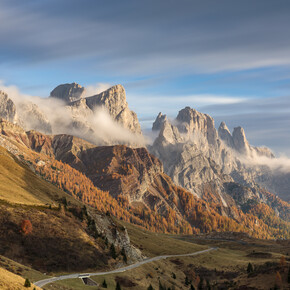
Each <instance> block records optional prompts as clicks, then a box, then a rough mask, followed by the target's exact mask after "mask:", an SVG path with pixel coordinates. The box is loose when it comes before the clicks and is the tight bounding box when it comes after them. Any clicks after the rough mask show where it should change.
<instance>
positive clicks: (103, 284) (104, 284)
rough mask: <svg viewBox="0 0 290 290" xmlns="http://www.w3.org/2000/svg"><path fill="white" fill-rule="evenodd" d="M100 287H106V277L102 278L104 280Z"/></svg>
mask: <svg viewBox="0 0 290 290" xmlns="http://www.w3.org/2000/svg"><path fill="white" fill-rule="evenodd" d="M102 287H103V288H108V285H107V282H106V279H104V281H103V283H102Z"/></svg>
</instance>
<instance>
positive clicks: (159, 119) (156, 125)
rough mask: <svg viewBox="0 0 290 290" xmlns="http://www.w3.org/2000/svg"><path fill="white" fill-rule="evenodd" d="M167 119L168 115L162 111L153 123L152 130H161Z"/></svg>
mask: <svg viewBox="0 0 290 290" xmlns="http://www.w3.org/2000/svg"><path fill="white" fill-rule="evenodd" d="M166 120H167V116H166V115H162V113H161V112H160V113H159V114H158V116H157V117H156V120H155V121H154V123H153V126H152V131H159V130H160V129H161V127H162V124H163V123H164V122H165V121H166Z"/></svg>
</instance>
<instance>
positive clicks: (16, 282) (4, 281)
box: [0, 268, 40, 290]
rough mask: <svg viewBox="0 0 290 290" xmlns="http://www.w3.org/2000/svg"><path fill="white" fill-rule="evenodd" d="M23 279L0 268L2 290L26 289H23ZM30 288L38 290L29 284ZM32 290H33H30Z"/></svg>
mask: <svg viewBox="0 0 290 290" xmlns="http://www.w3.org/2000/svg"><path fill="white" fill-rule="evenodd" d="M24 282H25V279H24V278H22V277H21V276H19V275H16V274H13V273H11V272H9V271H7V270H5V269H3V268H0V289H3V290H6V289H7V290H11V289H13V290H20V289H27V288H25V287H24ZM31 287H35V289H36V290H40V288H39V287H36V286H34V285H33V284H31ZM30 289H33V288H30Z"/></svg>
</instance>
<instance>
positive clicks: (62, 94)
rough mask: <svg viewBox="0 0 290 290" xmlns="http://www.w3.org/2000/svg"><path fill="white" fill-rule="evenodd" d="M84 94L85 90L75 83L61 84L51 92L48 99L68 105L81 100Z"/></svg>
mask: <svg viewBox="0 0 290 290" xmlns="http://www.w3.org/2000/svg"><path fill="white" fill-rule="evenodd" d="M84 93H85V88H83V87H82V86H80V85H79V84H77V83H71V84H62V85H59V86H57V87H56V88H55V89H54V90H52V91H51V93H50V97H51V98H57V99H60V100H62V101H64V102H66V103H69V102H74V101H76V100H78V99H81V98H82V97H83V96H84Z"/></svg>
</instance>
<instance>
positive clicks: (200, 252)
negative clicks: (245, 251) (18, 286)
mask: <svg viewBox="0 0 290 290" xmlns="http://www.w3.org/2000/svg"><path fill="white" fill-rule="evenodd" d="M217 249H218V248H210V249H207V250H203V251H198V252H194V253H190V254H179V255H163V256H156V257H154V258H147V259H144V260H143V261H140V262H137V263H135V264H132V265H129V266H126V267H123V268H118V269H115V270H112V271H108V272H96V273H76V274H69V275H63V276H59V277H52V278H48V279H44V280H40V281H37V282H34V283H33V284H34V285H35V286H38V287H43V286H44V285H46V284H49V283H53V282H56V281H60V280H66V279H75V278H81V277H90V276H103V275H108V274H115V273H122V272H125V271H128V270H132V269H134V268H137V267H140V266H142V265H144V264H147V263H151V262H155V261H159V260H164V259H168V258H176V257H189V256H196V255H200V254H204V253H207V252H210V251H214V250H217Z"/></svg>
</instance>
